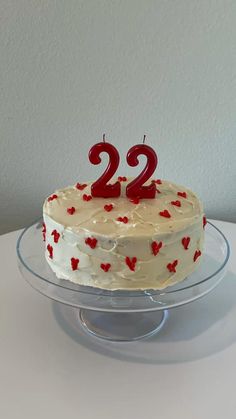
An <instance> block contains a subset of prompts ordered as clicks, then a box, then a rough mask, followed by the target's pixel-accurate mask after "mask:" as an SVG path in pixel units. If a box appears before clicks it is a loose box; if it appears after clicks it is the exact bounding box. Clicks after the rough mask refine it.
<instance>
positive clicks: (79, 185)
mask: <svg viewBox="0 0 236 419" xmlns="http://www.w3.org/2000/svg"><path fill="white" fill-rule="evenodd" d="M86 186H88V185H87V183H79V182H78V183H76V185H75V187H76V188H77V189H79V191H82V190H83V189H84V188H86Z"/></svg>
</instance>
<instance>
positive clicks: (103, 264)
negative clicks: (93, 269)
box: [100, 263, 111, 272]
mask: <svg viewBox="0 0 236 419" xmlns="http://www.w3.org/2000/svg"><path fill="white" fill-rule="evenodd" d="M100 266H101V268H102V269H103V271H104V272H108V271H109V269H110V267H111V264H110V263H101V265H100Z"/></svg>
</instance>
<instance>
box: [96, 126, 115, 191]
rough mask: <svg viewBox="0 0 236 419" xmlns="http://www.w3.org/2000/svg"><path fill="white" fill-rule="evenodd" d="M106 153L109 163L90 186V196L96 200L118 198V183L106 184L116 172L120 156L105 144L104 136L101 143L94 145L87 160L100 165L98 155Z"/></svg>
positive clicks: (109, 145)
mask: <svg viewBox="0 0 236 419" xmlns="http://www.w3.org/2000/svg"><path fill="white" fill-rule="evenodd" d="M103 152H104V153H107V154H108V156H109V163H108V165H107V168H106V170H105V172H104V173H103V174H102V176H101V177H100V178H99V179H98V180H97V181H96V182H94V183H93V184H92V186H91V194H92V196H93V197H96V198H114V197H118V196H120V182H116V183H114V184H113V185H111V184H108V185H107V182H109V180H110V179H111V177H112V176H113V175H114V173H115V172H116V171H117V168H118V166H119V162H120V156H119V153H118V151H117V149H116V148H115V147H114V146H113V145H112V144H110V143H107V142H105V134H104V135H103V142H100V143H97V144H94V146H93V147H92V148H91V150H90V151H89V160H90V162H91V163H92V164H99V163H101V158H100V154H101V153H103Z"/></svg>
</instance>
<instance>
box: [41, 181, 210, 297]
mask: <svg viewBox="0 0 236 419" xmlns="http://www.w3.org/2000/svg"><path fill="white" fill-rule="evenodd" d="M119 180H120V182H121V196H120V197H118V198H93V197H92V196H91V183H86V184H85V183H84V184H81V183H77V184H76V185H74V186H69V187H66V188H64V189H58V190H57V191H55V193H54V194H52V195H51V196H49V197H48V198H47V199H46V200H45V203H44V207H43V217H44V225H43V237H44V240H45V242H46V260H47V262H48V263H49V265H50V267H51V268H52V270H53V271H54V272H55V274H56V276H57V277H58V278H62V279H67V280H70V281H73V282H75V283H78V284H80V285H85V286H92V287H97V288H102V289H108V290H117V289H126V290H128V289H129V290H131V289H133V290H134V289H139V290H143V289H163V288H165V287H167V286H170V285H173V284H175V283H177V282H179V281H182V280H183V279H185V278H186V277H187V276H188V275H189V274H190V273H192V272H193V271H194V270H195V269H196V267H197V266H198V264H199V261H200V259H201V255H202V250H203V239H204V226H205V222H206V221H205V217H204V213H203V207H202V204H201V202H200V201H199V199H198V198H197V196H196V195H195V194H194V193H193V192H192V191H191V190H189V189H187V188H185V187H183V186H180V185H176V184H174V183H172V182H169V181H164V180H153V182H155V183H156V187H157V193H156V198H155V199H138V198H135V199H133V200H129V199H128V198H127V196H126V194H125V188H126V185H127V183H128V181H130V179H127V178H126V177H120V178H119ZM149 183H150V181H149Z"/></svg>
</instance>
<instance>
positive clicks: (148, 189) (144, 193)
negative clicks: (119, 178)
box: [126, 135, 158, 199]
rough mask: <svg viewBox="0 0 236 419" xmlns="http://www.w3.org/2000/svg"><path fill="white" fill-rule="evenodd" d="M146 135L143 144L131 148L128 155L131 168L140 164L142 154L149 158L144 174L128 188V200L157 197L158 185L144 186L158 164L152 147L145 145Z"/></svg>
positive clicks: (127, 158)
mask: <svg viewBox="0 0 236 419" xmlns="http://www.w3.org/2000/svg"><path fill="white" fill-rule="evenodd" d="M145 137H146V136H145V135H144V138H143V144H137V145H135V146H133V147H132V148H130V150H129V151H128V153H127V156H126V160H127V163H128V165H129V166H132V167H134V166H137V165H138V164H139V160H138V156H140V155H141V154H143V155H145V156H146V157H147V163H146V166H145V167H144V169H143V170H142V172H141V173H140V175H139V176H138V177H136V178H135V179H134V180H133V181H132V182H130V183H129V184H128V185H127V187H126V195H127V197H128V198H132V199H133V198H136V197H138V198H146V199H153V198H155V196H156V185H155V184H154V183H151V184H150V185H146V186H143V184H144V183H145V182H147V180H148V179H149V178H150V177H151V176H152V174H153V172H154V171H155V169H156V167H157V163H158V159H157V155H156V152H155V151H154V150H153V148H152V147H150V146H148V145H147V144H144V142H145Z"/></svg>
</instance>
